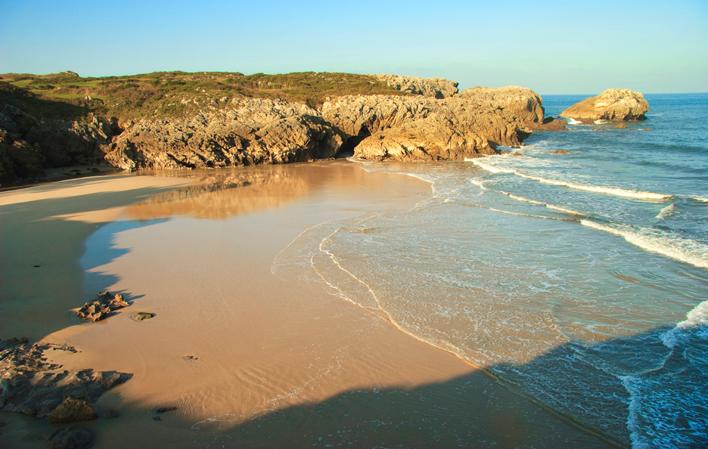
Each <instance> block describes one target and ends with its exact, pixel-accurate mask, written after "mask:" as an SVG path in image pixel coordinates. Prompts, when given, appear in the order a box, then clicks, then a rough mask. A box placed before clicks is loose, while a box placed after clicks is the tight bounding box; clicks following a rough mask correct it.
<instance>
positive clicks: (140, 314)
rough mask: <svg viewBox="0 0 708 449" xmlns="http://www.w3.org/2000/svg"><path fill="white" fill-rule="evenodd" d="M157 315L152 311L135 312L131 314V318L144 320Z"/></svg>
mask: <svg viewBox="0 0 708 449" xmlns="http://www.w3.org/2000/svg"><path fill="white" fill-rule="evenodd" d="M155 316H156V314H154V313H152V312H134V313H131V314H130V319H131V320H133V321H143V320H149V319H150V318H155Z"/></svg>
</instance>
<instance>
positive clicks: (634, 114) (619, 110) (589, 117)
mask: <svg viewBox="0 0 708 449" xmlns="http://www.w3.org/2000/svg"><path fill="white" fill-rule="evenodd" d="M648 110H649V103H647V101H646V100H645V99H644V95H642V94H641V93H639V92H636V91H633V90H630V89H607V90H604V91H603V92H602V93H600V95H597V96H594V97H590V98H586V99H585V100H582V101H580V102H578V103H576V104H574V105H573V106H571V107H569V108H568V109H566V110H565V111H563V112H561V117H566V118H570V119H573V120H577V121H580V122H583V123H592V122H594V121H596V120H607V121H611V122H619V121H628V120H643V119H644V114H646V112H647V111H648Z"/></svg>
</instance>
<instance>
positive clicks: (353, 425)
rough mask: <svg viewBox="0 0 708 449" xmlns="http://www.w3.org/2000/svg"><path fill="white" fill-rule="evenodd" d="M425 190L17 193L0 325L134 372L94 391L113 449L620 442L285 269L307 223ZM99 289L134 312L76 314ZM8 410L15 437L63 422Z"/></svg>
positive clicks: (8, 232) (131, 183)
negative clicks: (107, 413) (100, 317)
mask: <svg viewBox="0 0 708 449" xmlns="http://www.w3.org/2000/svg"><path fill="white" fill-rule="evenodd" d="M429 195H431V193H430V186H429V185H428V184H427V183H425V182H422V181H420V180H417V179H414V178H412V177H407V176H399V175H392V174H376V173H367V172H365V171H364V170H363V169H362V168H361V167H360V166H358V165H357V164H354V163H350V162H345V161H336V162H335V161H332V162H322V163H317V164H311V165H299V164H297V165H291V166H287V167H283V166H274V167H259V168H247V169H237V170H221V171H204V172H199V171H197V172H176V174H170V175H169V176H166V175H164V174H163V175H160V174H155V175H142V176H127V175H126V176H123V175H115V176H104V177H93V178H83V179H76V180H69V181H62V182H56V183H49V184H43V185H38V186H34V187H29V188H25V189H19V190H14V191H8V192H3V193H0V227H1V236H2V262H1V263H2V265H1V267H0V279H1V281H0V284H1V285H2V289H1V290H0V313H1V314H2V317H3V319H2V327H1V328H0V337H2V338H9V337H16V336H27V337H30V338H31V339H36V340H40V341H46V342H52V343H62V344H63V343H66V344H69V345H72V346H74V347H76V348H77V349H78V350H79V352H78V353H64V352H57V353H56V354H55V356H54V359H55V360H54V361H56V362H57V363H60V364H62V365H63V366H64V367H65V368H66V369H70V370H71V369H83V368H92V369H95V370H118V371H121V372H126V373H132V375H133V377H132V379H130V380H129V381H128V382H126V383H125V384H123V385H121V386H119V387H117V388H115V389H113V390H110V391H109V392H108V393H106V394H104V395H103V396H102V397H101V399H100V401H99V402H98V409H99V411H100V410H102V409H104V410H106V409H110V410H115V411H117V412H118V414H119V416H118V417H117V418H113V419H99V420H97V421H93V422H88V423H86V426H88V427H90V428H92V429H93V430H94V431H95V432H96V435H97V441H96V446H95V447H97V448H121V447H131V446H132V447H283V446H287V447H305V446H312V447H382V446H386V447H453V446H454V447H571V446H572V447H592V448H597V447H605V446H606V445H607V444H606V443H605V442H603V441H602V440H600V439H597V438H596V437H595V436H593V435H591V434H590V433H587V432H584V431H582V430H580V429H579V428H577V427H575V426H574V425H571V424H569V423H568V422H566V421H565V420H563V419H560V418H559V417H557V416H555V415H554V414H551V413H549V412H548V411H546V410H544V409H543V408H541V407H539V406H537V405H535V404H534V403H532V402H531V401H529V400H528V399H526V398H525V397H523V396H521V395H518V394H515V393H513V392H511V391H509V390H508V389H507V388H505V387H504V386H502V385H500V384H498V383H497V382H495V381H494V380H492V378H490V377H489V376H487V375H486V374H484V373H483V372H482V371H480V370H477V369H475V367H473V366H471V365H469V364H467V363H465V362H463V361H462V360H461V359H460V358H458V357H456V356H455V355H453V354H451V353H450V352H447V351H444V350H440V349H438V348H435V347H433V346H431V345H429V344H426V343H425V342H422V341H420V340H417V339H415V338H413V337H411V336H410V335H407V334H406V333H404V332H401V331H400V330H399V329H397V328H396V326H394V325H392V323H391V322H389V321H388V320H387V319H386V317H385V316H382V314H380V313H374V312H372V311H371V310H367V309H365V308H362V307H358V306H355V305H353V304H352V303H350V302H348V301H346V300H345V299H344V298H342V297H340V296H338V295H337V294H335V292H333V291H332V289H331V288H329V289H328V288H327V286H326V285H324V284H323V283H322V282H320V281H318V280H317V277H316V276H313V275H312V274H311V273H310V275H303V274H302V273H304V270H300V268H298V267H297V266H291V267H286V269H279V268H278V267H277V266H274V261H278V260H281V259H280V257H281V256H282V254H283V252H284V251H286V252H288V251H289V252H293V251H295V252H297V248H296V246H297V245H304V246H307V245H306V244H305V243H307V242H304V243H303V242H302V241H301V239H300V240H299V239H298V237H299V236H301V235H302V233H303V231H306V230H308V229H313V228H315V227H317V226H322V224H326V223H333V222H334V223H336V222H337V220H341V219H344V218H347V219H351V218H353V217H358V216H367V215H370V214H386V213H389V212H391V211H396V210H401V209H405V208H411V207H415V204H416V202H418V201H420V200H422V199H424V198H426V197H428V196H429ZM304 246H303V248H304ZM35 265H38V266H37V267H35ZM280 268H282V267H280ZM392 269H394V267H392ZM101 289H108V290H110V291H119V292H122V293H123V294H124V296H125V297H126V298H128V299H129V300H130V301H133V304H132V305H131V306H130V307H129V308H126V309H124V310H122V311H121V312H120V313H118V314H117V315H116V316H113V317H110V318H109V319H106V320H104V321H101V322H98V323H81V322H79V320H78V319H77V318H75V317H74V316H73V315H72V313H71V312H70V309H72V308H74V307H78V306H80V305H81V304H82V303H83V301H84V300H86V298H89V297H90V296H91V295H92V294H94V293H95V292H96V291H98V290H101ZM137 311H145V312H151V313H154V314H156V316H155V318H153V319H150V320H146V321H140V322H136V321H133V320H131V319H130V318H129V315H130V314H131V313H133V312H137ZM172 406H174V407H176V410H174V411H173V412H170V413H165V414H163V415H161V416H159V419H155V418H156V416H155V412H154V410H155V409H156V408H158V407H172ZM0 421H3V422H6V423H8V424H7V425H6V426H4V427H3V428H2V431H0V446H2V447H17V448H21V447H37V446H41V445H43V444H46V438H47V436H48V435H49V434H50V433H51V431H52V426H48V425H46V424H42V423H40V422H38V421H35V420H33V419H31V418H25V417H20V416H18V415H12V414H9V413H2V414H0Z"/></svg>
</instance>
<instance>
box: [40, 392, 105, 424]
mask: <svg viewBox="0 0 708 449" xmlns="http://www.w3.org/2000/svg"><path fill="white" fill-rule="evenodd" d="M92 419H96V411H95V410H94V408H93V406H92V405H91V404H89V403H88V402H86V401H85V400H83V399H75V398H72V397H66V398H64V401H62V403H61V404H59V405H58V406H57V407H56V408H55V409H54V410H52V411H51V412H50V413H49V422H51V423H69V422H75V421H90V420H92Z"/></svg>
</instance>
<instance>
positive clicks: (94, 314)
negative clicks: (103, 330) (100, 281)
mask: <svg viewBox="0 0 708 449" xmlns="http://www.w3.org/2000/svg"><path fill="white" fill-rule="evenodd" d="M129 305H130V303H129V302H127V301H126V300H125V299H123V295H121V294H120V293H116V294H112V293H110V292H99V293H98V294H97V295H96V299H92V300H91V301H88V302H86V303H85V304H84V305H83V306H81V307H79V308H78V309H77V310H76V316H78V317H79V318H81V319H82V320H87V321H101V320H102V319H104V318H108V317H109V316H111V315H113V313H114V312H115V311H116V310H118V309H122V308H123V307H128V306H129Z"/></svg>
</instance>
